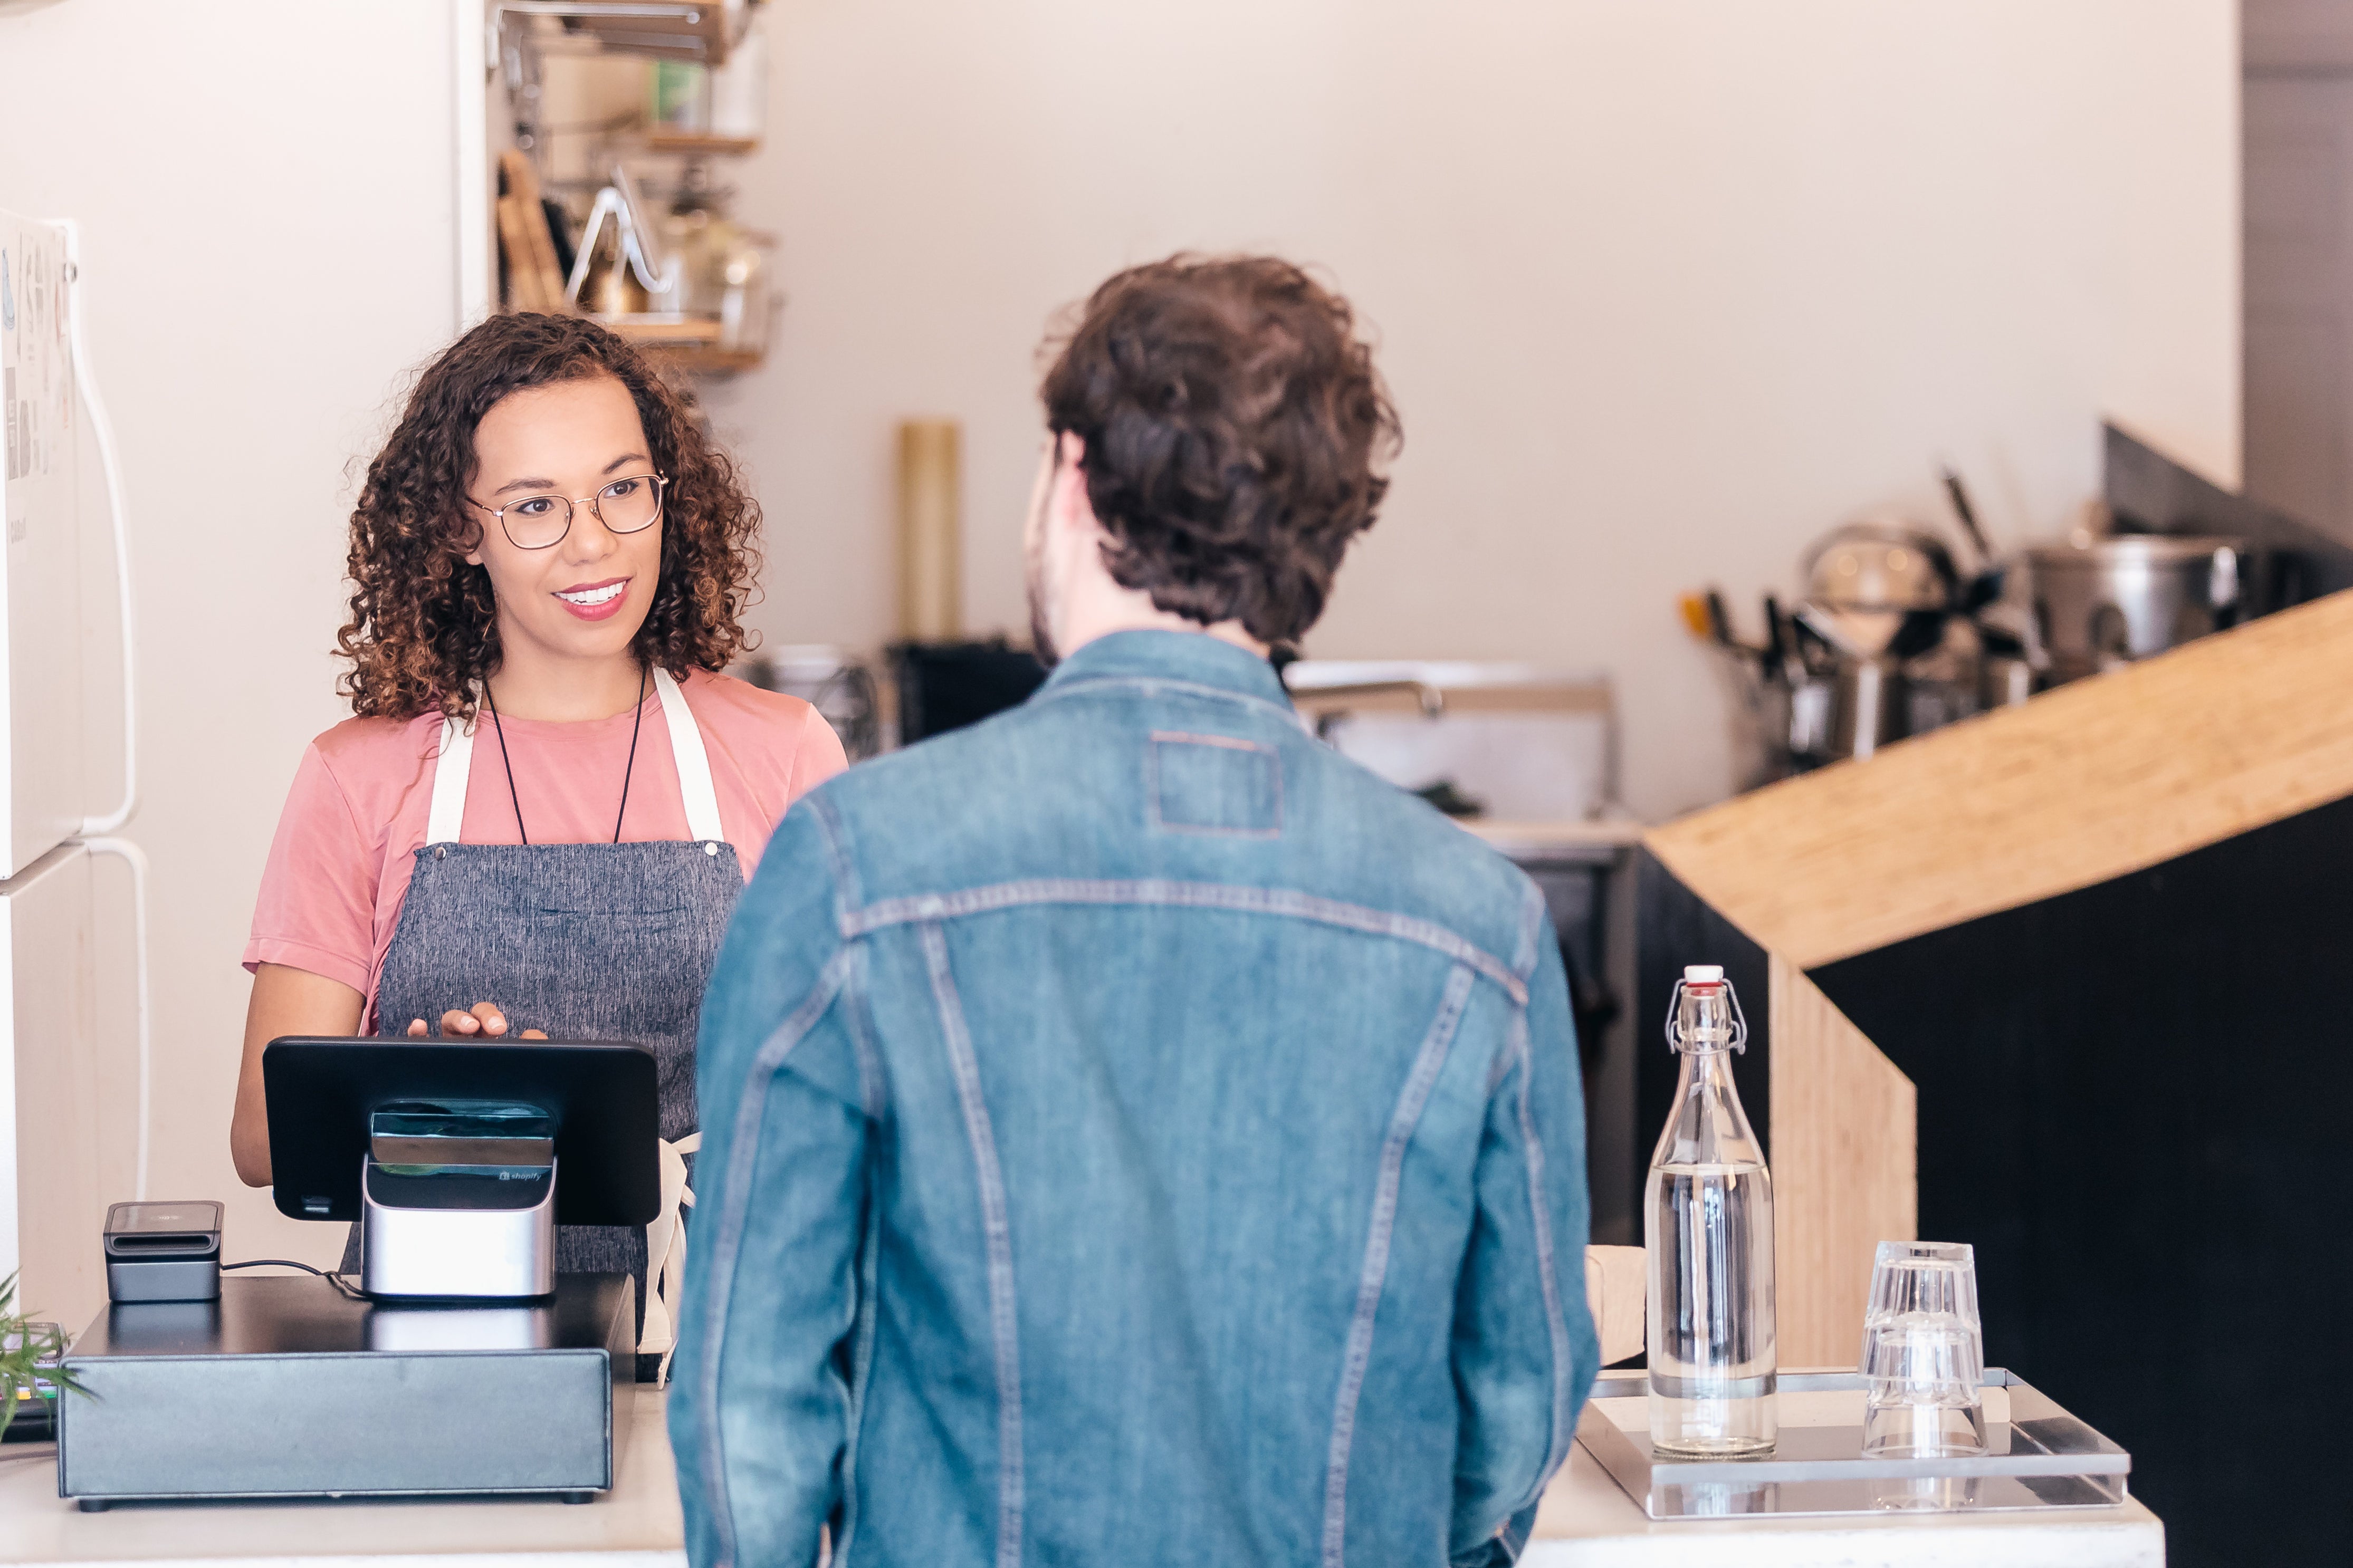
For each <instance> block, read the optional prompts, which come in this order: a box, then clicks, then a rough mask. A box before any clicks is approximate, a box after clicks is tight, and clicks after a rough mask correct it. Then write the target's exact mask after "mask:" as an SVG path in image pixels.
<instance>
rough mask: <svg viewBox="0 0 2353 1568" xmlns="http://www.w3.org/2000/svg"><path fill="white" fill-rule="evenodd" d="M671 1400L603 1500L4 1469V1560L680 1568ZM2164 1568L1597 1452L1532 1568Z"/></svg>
mask: <svg viewBox="0 0 2353 1568" xmlns="http://www.w3.org/2000/svg"><path fill="white" fill-rule="evenodd" d="M662 1406H663V1396H662V1395H661V1394H658V1393H656V1392H655V1391H653V1390H651V1389H642V1388H641V1389H639V1390H638V1391H637V1408H636V1411H635V1413H634V1419H633V1420H632V1421H631V1424H630V1428H629V1436H628V1444H627V1446H626V1447H625V1448H624V1449H623V1451H622V1455H621V1461H620V1463H621V1468H620V1484H619V1486H618V1487H617V1489H615V1491H614V1492H613V1494H612V1495H611V1496H610V1497H608V1498H607V1499H605V1500H601V1501H598V1502H594V1503H588V1504H586V1505H583V1506H578V1507H573V1506H568V1505H566V1504H564V1503H560V1502H489V1501H485V1502H404V1503H357V1502H344V1503H269V1504H222V1505H217V1506H195V1505H186V1504H169V1505H144V1506H142V1505H123V1506H120V1507H117V1508H114V1509H111V1510H108V1511H106V1512H104V1513H82V1512H80V1511H79V1510H76V1509H75V1507H74V1505H73V1504H72V1503H70V1502H68V1501H65V1500H62V1499H60V1498H59V1497H58V1495H57V1470H56V1468H55V1466H54V1465H53V1464H51V1463H50V1462H48V1461H47V1459H45V1458H41V1457H39V1456H37V1455H27V1456H24V1457H21V1458H17V1457H11V1458H7V1459H5V1460H0V1564H7V1565H9V1568H34V1565H41V1568H49V1565H56V1568H67V1565H69V1564H91V1563H124V1564H129V1563H144V1564H164V1563H185V1564H189V1565H191V1568H195V1565H202V1568H295V1565H296V1564H301V1568H396V1565H399V1568H420V1565H425V1564H430V1565H431V1568H681V1565H682V1564H683V1563H685V1561H686V1554H685V1552H683V1551H682V1550H681V1546H680V1541H681V1526H680V1516H679V1506H678V1492H677V1487H676V1480H675V1476H674V1472H673V1471H672V1469H671V1468H670V1443H669V1441H668V1438H667V1436H666V1434H665V1432H664V1430H663V1426H662ZM1735 1561H1736V1562H1738V1563H1741V1564H1743V1568H1817V1565H1819V1568H1977V1565H1978V1564H1981V1563H1997V1562H1998V1563H2001V1564H2002V1565H2003V1568H2160V1565H2161V1564H2162V1563H2164V1561H2165V1536H2164V1531H2163V1530H2162V1528H2161V1527H2160V1526H2159V1525H2158V1521H2157V1519H2156V1516H2154V1515H2153V1514H2151V1513H2150V1512H2149V1511H2148V1510H2147V1509H2145V1508H2142V1507H2141V1506H2140V1505H2139V1504H2137V1503H2127V1504H2126V1506H2124V1507H2123V1508H2116V1509H2098V1510H2084V1511H2073V1510H2071V1511H2068V1512H2065V1513H2063V1514H2061V1513H2053V1514H2050V1515H2042V1516H2036V1517H2032V1518H2030V1517H2028V1516H2026V1515H2022V1514H1983V1515H1973V1516H1956V1515H1940V1516H1933V1517H1927V1518H1919V1517H1909V1516H1907V1517H1903V1518H1894V1517H1888V1518H1877V1517H1874V1518H1870V1519H1835V1520H1832V1519H1792V1520H1767V1521H1740V1520H1732V1521H1723V1522H1721V1523H1719V1522H1715V1521H1708V1522H1704V1523H1674V1524H1658V1523H1653V1522H1652V1521H1650V1520H1649V1519H1647V1518H1645V1517H1644V1516H1643V1514H1642V1511H1641V1510H1640V1509H1638V1508H1636V1507H1635V1506H1634V1503H1633V1501H1632V1500H1630V1499H1629V1498H1628V1497H1627V1496H1626V1494H1625V1493H1624V1492H1623V1491H1620V1489H1619V1488H1618V1484H1617V1482H1615V1481H1613V1480H1611V1479H1609V1475H1608V1473H1607V1472H1605V1471H1604V1470H1603V1469H1602V1468H1601V1467H1600V1466H1599V1465H1598V1464H1596V1463H1595V1462H1594V1461H1593V1459H1592V1458H1591V1457H1590V1456H1588V1454H1587V1453H1586V1452H1585V1451H1584V1449H1583V1448H1581V1447H1580V1448H1577V1449H1575V1450H1574V1451H1573V1452H1572V1454H1571V1456H1570V1459H1569V1462H1568V1464H1567V1466H1566V1467H1565V1468H1563V1469H1562V1471H1561V1473H1560V1476H1559V1477H1558V1479H1556V1480H1555V1481H1554V1483H1553V1486H1552V1489H1551V1490H1550V1491H1549V1492H1547V1493H1546V1497H1545V1503H1544V1509H1543V1511H1542V1512H1541V1513H1540V1515H1539V1516H1538V1518H1537V1521H1536V1532H1535V1540H1534V1541H1532V1542H1530V1543H1529V1545H1528V1550H1527V1552H1526V1553H1525V1555H1524V1556H1523V1557H1522V1558H1521V1562H1522V1563H1527V1564H1531V1565H1532V1568H1670V1565H1683V1564H1689V1563H1700V1562H1735Z"/></svg>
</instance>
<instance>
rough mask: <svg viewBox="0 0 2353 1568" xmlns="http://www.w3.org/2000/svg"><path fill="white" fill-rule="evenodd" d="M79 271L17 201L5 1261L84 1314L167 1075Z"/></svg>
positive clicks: (53, 1311)
mask: <svg viewBox="0 0 2353 1568" xmlns="http://www.w3.org/2000/svg"><path fill="white" fill-rule="evenodd" d="M74 288H75V282H74V277H73V266H72V259H71V244H70V237H69V231H68V230H67V229H66V228H65V227H64V226H60V225H58V224H55V223H46V222H39V221H36V220H33V219H29V218H26V217H22V216H17V215H16V214H13V213H10V212H7V211H5V209H0V410H5V426H6V441H5V464H6V466H5V475H6V482H5V488H0V536H5V548H0V1279H5V1277H7V1276H8V1275H11V1274H19V1275H21V1279H20V1281H19V1292H18V1303H19V1308H20V1310H25V1309H29V1310H33V1311H35V1312H37V1314H38V1315H39V1316H40V1317H42V1318H44V1319H55V1320H57V1321H61V1322H63V1323H64V1324H65V1325H66V1327H67V1329H68V1331H69V1332H70V1331H79V1329H80V1327H81V1326H82V1325H83V1324H84V1323H85V1322H87V1321H89V1320H90V1317H91V1316H92V1315H94V1314H95V1313H96V1312H97V1311H98V1310H100V1309H101V1308H102V1307H103V1306H104V1304H105V1300H106V1286H105V1275H104V1270H103V1268H102V1267H101V1266H100V1258H99V1236H100V1225H101V1222H102V1221H103V1220H104V1218H105V1213H106V1206H107V1205H108V1204H110V1203H119V1202H122V1201H125V1200H128V1199H130V1198H132V1196H134V1195H136V1194H137V1188H138V1186H139V1185H140V1184H141V1183H142V1180H143V1178H144V1172H143V1170H142V1166H143V1165H144V1163H145V1152H144V1142H145V1111H146V1107H145V1103H144V1101H145V1100H146V1081H145V1080H146V1076H147V1075H146V1070H145V1063H144V1060H143V1058H144V1049H143V1044H142V1037H143V1034H144V1021H143V1012H144V1009H143V999H140V1000H139V1001H137V1002H136V1003H133V1001H132V999H131V998H126V997H122V996H120V995H118V994H111V990H112V988H114V987H116V986H117V985H118V984H119V980H118V978H117V977H120V976H123V975H126V974H131V973H141V974H143V969H144V964H143V954H141V953H139V952H137V946H138V944H139V943H140V942H141V940H142V933H141V932H140V931H138V929H137V923H136V921H134V919H133V918H132V900H131V899H130V897H129V896H128V893H127V889H132V888H138V889H140V891H141V897H140V900H139V901H140V902H142V903H143V875H144V865H143V862H141V861H139V860H138V858H137V851H136V850H135V849H133V848H132V847H130V846H129V845H128V844H126V843H124V842H123V841H121V840H120V839H115V838H113V837H111V833H112V831H113V829H115V828H117V827H120V826H121V824H122V822H123V821H124V820H125V819H127V817H128V816H129V815H130V811H131V790H130V786H129V784H128V776H129V770H130V762H131V756H130V750H129V747H128V744H127V735H128V721H129V709H128V691H129V675H130V669H129V663H128V659H127V657H126V658H124V660H123V661H122V664H121V668H120V670H119V672H118V671H116V670H113V669H107V670H103V671H101V672H100V681H102V683H103V686H102V689H92V684H93V683H92V682H91V681H90V680H89V679H86V673H85V663H86V659H85V655H84V650H85V645H86V642H88V641H89V640H90V639H89V635H88V628H89V627H90V626H100V625H102V626H105V627H106V629H107V631H108V632H109V633H110V634H115V633H119V632H120V631H121V626H120V624H119V615H120V609H121V606H122V605H126V604H127V602H128V595H127V592H121V593H119V592H118V584H116V583H114V582H111V581H109V580H108V579H110V578H112V577H114V576H115V575H116V574H119V573H120V572H121V571H122V570H124V568H125V564H126V563H123V562H122V561H121V557H120V553H119V552H120V546H121V542H122V541H121V530H120V526H119V522H120V514H119V512H114V511H113V510H112V508H113V506H114V505H115V504H117V503H118V502H119V497H120V491H119V486H116V485H114V484H113V483H111V481H112V480H113V479H114V473H113V469H114V467H115V465H114V462H113V457H112V444H111V438H105V437H106V432H105V425H104V416H103V413H102V411H101V410H100V405H98V404H97V403H96V401H95V400H94V398H92V397H90V396H88V395H86V391H87V389H85V388H83V387H80V386H78V385H77V379H76V378H77V372H78V364H77V362H78V360H79V359H80V358H81V356H80V355H79V354H78V353H76V348H77V342H76V339H77V333H76V323H75V316H74ZM86 468H87V469H88V470H89V473H88V474H87V475H86V474H85V469H86ZM110 491H111V492H112V493H111V494H110V493H109V492H110ZM110 516H111V517H112V518H113V519H114V521H115V522H116V524H117V526H116V527H115V528H113V529H112V530H109V529H108V527H107V523H108V520H109V518H110ZM93 567H95V568H96V570H93V569H92V568H93ZM120 586H121V587H122V588H127V583H125V584H120ZM126 651H127V642H126ZM118 726H120V727H121V728H122V730H123V731H124V733H125V736H126V742H125V743H124V744H123V748H122V759H121V763H120V764H119V766H117V765H110V766H109V767H107V768H106V769H105V770H104V771H105V772H106V773H108V774H110V775H111V776H108V777H99V776H95V775H96V774H97V773H99V772H100V770H99V769H98V768H95V767H93V766H92V765H91V763H90V750H91V744H90V742H92V741H93V740H94V739H98V738H100V736H105V737H108V738H111V735H112V733H113V732H114V731H115V729H116V727H118ZM110 855H112V856H116V857H121V858H126V865H125V866H124V867H122V868H117V867H113V866H110V865H106V864H104V860H105V858H106V857H108V856H110ZM126 870H127V871H128V872H129V873H130V874H129V875H128V876H126V875H125V874H124V873H125V871H126ZM102 977H103V979H104V981H105V983H106V984H108V986H109V987H110V994H105V995H101V992H100V985H101V979H102ZM140 989H142V990H143V983H142V984H141V986H140ZM130 1019H135V1020H136V1022H135V1023H134V1024H133V1025H132V1028H130V1029H129V1030H125V1029H124V1028H123V1027H122V1026H121V1021H123V1020H130ZM126 1033H129V1034H131V1035H132V1038H131V1039H128V1040H126V1039H124V1038H122V1036H123V1035H124V1034H126Z"/></svg>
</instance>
